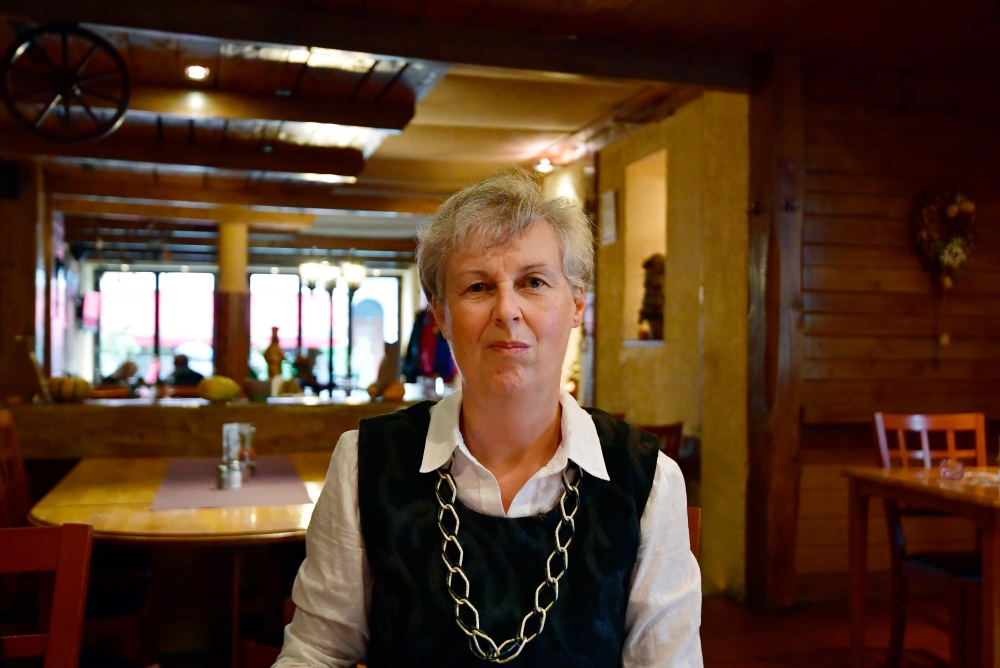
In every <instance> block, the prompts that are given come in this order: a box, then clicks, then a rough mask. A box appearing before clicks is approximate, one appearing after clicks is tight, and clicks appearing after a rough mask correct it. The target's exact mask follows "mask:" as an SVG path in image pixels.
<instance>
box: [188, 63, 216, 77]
mask: <svg viewBox="0 0 1000 668" xmlns="http://www.w3.org/2000/svg"><path fill="white" fill-rule="evenodd" d="M211 71H212V70H210V69H208V68H207V67H205V66H204V65H188V66H187V67H185V68H184V76H186V77H187V78H188V79H190V80H191V81H204V80H205V79H207V78H208V75H209V73H211Z"/></svg>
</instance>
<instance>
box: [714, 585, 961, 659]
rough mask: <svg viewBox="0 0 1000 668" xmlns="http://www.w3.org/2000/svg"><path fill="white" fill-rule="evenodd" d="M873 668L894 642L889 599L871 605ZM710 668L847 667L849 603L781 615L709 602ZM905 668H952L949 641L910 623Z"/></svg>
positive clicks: (813, 606) (869, 640)
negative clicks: (890, 628) (890, 643)
mask: <svg viewBox="0 0 1000 668" xmlns="http://www.w3.org/2000/svg"><path fill="white" fill-rule="evenodd" d="M868 622H869V623H868V636H867V640H866V643H867V646H868V647H869V648H870V649H869V652H868V661H867V662H866V663H867V665H868V666H870V668H876V667H877V666H884V665H885V647H886V646H887V645H888V642H889V610H888V604H887V602H886V601H871V602H870V603H869V620H868ZM701 642H702V650H703V652H704V655H705V666H706V668H764V667H765V666H769V667H775V668H786V667H787V668H841V667H844V668H846V667H848V666H849V665H850V660H849V656H848V649H847V648H848V645H849V635H848V628H847V602H846V601H844V602H833V603H815V604H810V605H807V606H801V607H798V608H795V609H793V610H791V611H789V612H783V613H779V614H767V613H759V612H754V611H752V610H750V609H749V608H747V607H745V606H743V605H740V604H737V603H734V602H732V601H730V600H728V599H725V598H721V597H710V598H706V599H705V602H704V607H703V610H702V628H701ZM904 648H905V650H904V656H903V663H902V668H947V666H948V662H947V659H948V637H947V635H945V634H944V633H942V632H940V631H938V630H937V629H935V628H933V627H930V626H928V625H927V624H924V623H922V622H919V621H917V620H914V619H912V618H911V619H909V620H908V625H907V630H906V642H905V644H904Z"/></svg>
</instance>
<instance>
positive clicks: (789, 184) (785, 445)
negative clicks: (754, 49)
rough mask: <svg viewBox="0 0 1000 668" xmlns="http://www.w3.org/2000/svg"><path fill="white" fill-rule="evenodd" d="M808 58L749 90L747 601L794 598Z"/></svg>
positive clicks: (780, 58) (768, 603)
mask: <svg viewBox="0 0 1000 668" xmlns="http://www.w3.org/2000/svg"><path fill="white" fill-rule="evenodd" d="M802 96H803V93H802V61H801V58H800V57H798V56H787V55H775V56H773V58H772V59H771V61H770V63H769V65H768V69H767V73H766V77H765V79H764V81H763V85H762V87H761V88H760V89H759V90H757V91H755V92H754V93H752V94H751V97H750V197H751V206H750V258H749V271H750V304H749V320H748V326H749V332H748V335H749V343H748V348H749V350H748V365H749V368H748V374H749V378H748V380H749V383H748V411H749V420H748V428H749V433H748V445H749V472H748V477H747V526H746V578H747V598H748V600H749V601H750V602H751V603H752V604H753V605H756V606H758V607H761V608H765V609H771V610H773V609H779V608H784V607H787V606H789V605H791V604H792V603H793V602H794V600H795V541H796V529H797V522H798V498H799V478H800V476H801V470H802V466H801V459H800V453H799V439H800V432H801V407H802V327H803V322H802V320H803V315H802V205H803V198H804V193H805V190H804V161H805V122H804V114H803V102H802Z"/></svg>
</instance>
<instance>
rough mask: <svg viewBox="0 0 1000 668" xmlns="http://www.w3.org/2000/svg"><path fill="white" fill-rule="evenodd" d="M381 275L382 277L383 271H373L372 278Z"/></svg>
mask: <svg viewBox="0 0 1000 668" xmlns="http://www.w3.org/2000/svg"><path fill="white" fill-rule="evenodd" d="M381 275H382V270H381V269H372V276H381Z"/></svg>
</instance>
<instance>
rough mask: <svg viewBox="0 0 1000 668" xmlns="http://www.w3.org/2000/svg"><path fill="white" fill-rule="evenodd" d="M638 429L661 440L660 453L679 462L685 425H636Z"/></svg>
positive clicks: (678, 423)
mask: <svg viewBox="0 0 1000 668" xmlns="http://www.w3.org/2000/svg"><path fill="white" fill-rule="evenodd" d="M636 426H637V428H638V429H642V430H643V431H648V432H649V433H650V434H652V435H654V436H656V437H657V438H658V439H660V452H662V453H663V454H665V455H666V456H668V457H670V458H671V459H673V460H674V461H677V459H678V457H679V456H680V451H681V438H682V437H683V436H684V423H683V422H674V423H673V424H658V425H644V426H643V425H636Z"/></svg>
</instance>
